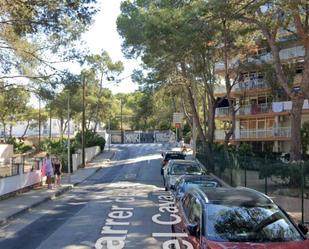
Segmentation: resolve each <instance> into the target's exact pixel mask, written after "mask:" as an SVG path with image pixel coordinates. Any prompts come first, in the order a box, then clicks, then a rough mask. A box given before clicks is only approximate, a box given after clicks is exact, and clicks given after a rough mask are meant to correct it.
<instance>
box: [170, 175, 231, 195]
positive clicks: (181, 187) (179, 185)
mask: <svg viewBox="0 0 309 249" xmlns="http://www.w3.org/2000/svg"><path fill="white" fill-rule="evenodd" d="M196 186H202V187H208V188H218V187H229V185H228V184H226V183H225V182H223V181H221V180H219V179H217V178H214V177H212V176H210V175H184V176H181V177H180V178H179V179H178V180H177V181H176V183H175V187H174V196H175V198H176V199H178V200H179V199H181V198H182V197H183V195H184V193H185V192H186V191H187V190H188V189H189V188H194V187H196Z"/></svg>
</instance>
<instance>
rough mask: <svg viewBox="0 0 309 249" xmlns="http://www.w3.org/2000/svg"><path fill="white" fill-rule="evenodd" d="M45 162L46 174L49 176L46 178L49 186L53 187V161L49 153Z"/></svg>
mask: <svg viewBox="0 0 309 249" xmlns="http://www.w3.org/2000/svg"><path fill="white" fill-rule="evenodd" d="M44 164H45V174H46V178H47V179H46V183H47V187H48V188H49V189H51V188H52V176H53V163H52V160H51V158H50V157H49V154H48V153H47V154H46V157H45V159H44Z"/></svg>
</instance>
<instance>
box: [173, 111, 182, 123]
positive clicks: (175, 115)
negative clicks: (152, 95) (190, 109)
mask: <svg viewBox="0 0 309 249" xmlns="http://www.w3.org/2000/svg"><path fill="white" fill-rule="evenodd" d="M182 119H183V113H181V112H174V113H173V123H174V124H176V123H180V124H181V123H182Z"/></svg>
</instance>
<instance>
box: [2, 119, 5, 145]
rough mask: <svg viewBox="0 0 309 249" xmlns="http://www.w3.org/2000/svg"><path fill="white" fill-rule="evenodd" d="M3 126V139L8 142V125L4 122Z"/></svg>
mask: <svg viewBox="0 0 309 249" xmlns="http://www.w3.org/2000/svg"><path fill="white" fill-rule="evenodd" d="M2 126H3V139H4V142H6V124H5V122H4V121H2Z"/></svg>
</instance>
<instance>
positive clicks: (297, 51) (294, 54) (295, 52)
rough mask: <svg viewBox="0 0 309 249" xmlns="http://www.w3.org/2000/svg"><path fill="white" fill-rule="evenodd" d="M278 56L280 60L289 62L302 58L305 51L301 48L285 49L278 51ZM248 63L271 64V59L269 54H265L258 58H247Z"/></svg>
mask: <svg viewBox="0 0 309 249" xmlns="http://www.w3.org/2000/svg"><path fill="white" fill-rule="evenodd" d="M279 56H280V59H281V60H289V59H293V58H298V57H304V56H305V49H304V47H303V46H296V47H292V48H285V49H282V50H280V52H279ZM248 61H249V62H254V63H262V62H272V61H273V57H272V54H271V53H266V54H263V55H260V56H254V57H250V58H248Z"/></svg>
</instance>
